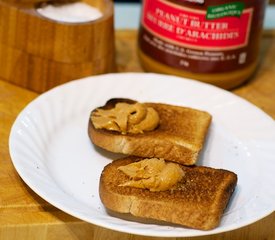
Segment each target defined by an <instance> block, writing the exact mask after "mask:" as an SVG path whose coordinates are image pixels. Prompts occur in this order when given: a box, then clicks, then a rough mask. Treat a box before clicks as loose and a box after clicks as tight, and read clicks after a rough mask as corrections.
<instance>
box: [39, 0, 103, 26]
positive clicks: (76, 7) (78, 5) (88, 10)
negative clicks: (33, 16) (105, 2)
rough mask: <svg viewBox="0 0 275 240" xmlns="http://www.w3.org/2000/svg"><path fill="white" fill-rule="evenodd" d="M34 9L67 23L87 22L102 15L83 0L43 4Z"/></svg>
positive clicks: (45, 15)
mask: <svg viewBox="0 0 275 240" xmlns="http://www.w3.org/2000/svg"><path fill="white" fill-rule="evenodd" d="M36 10H37V12H38V13H39V14H41V15H42V16H44V17H46V18H49V19H52V20H55V21H61V22H68V23H81V22H89V21H93V20H96V19H98V18H100V17H102V13H101V12H100V11H99V10H98V9H97V8H95V7H92V6H90V5H89V4H87V3H84V2H74V3H66V4H45V5H42V6H40V7H39V8H37V9H36Z"/></svg>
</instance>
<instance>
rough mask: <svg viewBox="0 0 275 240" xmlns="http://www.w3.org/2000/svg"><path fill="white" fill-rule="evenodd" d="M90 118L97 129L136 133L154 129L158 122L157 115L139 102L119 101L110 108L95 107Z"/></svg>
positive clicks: (153, 110)
mask: <svg viewBox="0 0 275 240" xmlns="http://www.w3.org/2000/svg"><path fill="white" fill-rule="evenodd" d="M91 120H92V122H93V125H94V127H95V128H97V129H107V130H112V131H117V132H121V133H122V134H126V133H133V134H137V133H143V132H144V131H151V130H154V129H155V128H156V127H157V126H158V124H159V115H158V113H157V112H156V110H155V109H153V108H151V107H146V106H145V105H143V104H141V103H134V104H129V103H124V102H121V103H117V104H116V105H115V107H114V108H112V109H101V108H98V109H96V110H95V111H94V112H93V113H92V116H91Z"/></svg>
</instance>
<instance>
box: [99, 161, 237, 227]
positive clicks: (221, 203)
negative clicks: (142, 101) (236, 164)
mask: <svg viewBox="0 0 275 240" xmlns="http://www.w3.org/2000/svg"><path fill="white" fill-rule="evenodd" d="M139 160H141V158H138V157H126V158H124V159H119V160H115V161H113V162H112V163H110V164H108V165H107V166H106V167H105V168H104V170H103V172H102V174H101V178H100V185H99V194H100V198H101V201H102V203H103V204H104V206H105V207H106V208H107V209H109V210H112V211H114V212H119V213H130V214H132V215H133V216H136V217H141V218H143V219H144V218H145V219H154V220H161V221H165V222H170V223H174V224H180V225H183V226H186V227H190V228H195V229H200V230H210V229H213V228H215V227H217V226H218V225H219V223H220V220H221V217H222V214H223V212H224V209H225V208H226V206H227V204H228V201H229V199H230V197H231V195H232V193H233V191H234V188H235V186H236V184H237V175H236V174H235V173H233V172H230V171H227V170H222V169H213V168H209V167H201V166H191V167H190V166H183V165H180V164H179V165H180V166H181V168H182V169H183V171H184V176H183V178H182V179H181V181H180V182H178V183H177V184H176V185H175V186H174V187H173V188H172V189H170V190H166V191H160V192H153V191H150V190H148V189H143V188H135V187H128V186H123V184H124V183H125V182H127V181H129V177H128V176H127V175H126V174H125V173H123V172H122V171H120V170H119V169H118V167H120V166H124V165H127V164H129V163H132V162H134V161H139ZM137 219H138V218H137Z"/></svg>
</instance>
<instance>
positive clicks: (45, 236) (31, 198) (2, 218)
mask: <svg viewBox="0 0 275 240" xmlns="http://www.w3.org/2000/svg"><path fill="white" fill-rule="evenodd" d="M116 55H117V57H116V62H117V69H118V71H119V72H126V71H128V72H129V71H131V72H133V71H134V72H142V69H141V67H140V65H139V62H138V58H137V56H136V32H135V31H118V32H117V33H116ZM233 92H234V93H236V94H237V95H239V96H241V97H243V98H245V99H247V100H249V101H250V102H252V103H254V104H255V105H257V106H258V107H260V108H261V109H263V110H264V111H265V112H266V113H268V114H269V115H270V116H272V117H273V118H274V119H275V31H270V32H265V33H264V36H263V41H262V51H261V65H260V67H259V69H258V71H257V73H256V74H255V76H254V77H253V78H252V79H251V80H250V81H249V82H248V83H247V84H245V85H243V86H242V87H239V88H237V89H235V90H233ZM36 96H37V93H34V92H32V91H29V90H25V89H23V88H20V87H17V86H15V85H12V84H10V83H8V82H6V81H3V80H0V186H1V187H0V240H2V239H4V240H6V239H15V240H17V239H20V240H25V239H28V240H29V239H42V240H53V239H66V240H67V239H68V240H71V239H73V240H76V239H81V240H83V239H84V240H86V239H89V240H108V239H114V240H153V239H155V240H156V239H163V240H164V239H166V238H153V237H142V236H135V235H131V234H126V233H119V232H115V231H111V230H107V229H104V228H101V227H98V226H94V225H92V224H89V223H86V222H83V221H81V220H79V219H76V218H74V217H72V216H70V215H68V214H66V213H63V212H62V211H60V210H58V209H56V208H55V207H53V206H51V205H50V204H48V203H47V202H46V201H44V200H43V199H41V198H40V197H38V196H37V195H36V194H35V193H34V192H33V191H32V190H31V189H30V188H29V187H28V186H26V184H25V183H24V182H23V181H22V180H21V179H20V178H19V176H18V175H17V173H16V171H15V169H14V167H13V165H12V163H11V160H10V156H9V150H8V137H9V132H10V128H11V126H12V123H13V121H14V120H15V118H16V116H17V114H18V113H19V112H20V111H21V110H22V109H23V108H24V107H25V106H26V104H27V103H29V102H30V101H32V100H33V99H34V98H35V97H36ZM274 226H275V212H273V214H271V215H269V216H267V217H265V218H264V219H262V220H260V221H258V222H256V223H254V224H251V225H249V226H246V227H243V228H241V229H238V230H235V231H231V232H227V233H222V234H217V235H213V236H204V237H195V238H185V239H190V240H191V239H193V240H210V239H211V240H218V239H223V240H229V239H230V240H232V239H242V240H246V239H247V240H248V239H253V240H260V239H261V240H262V239H265V240H275V228H274ZM172 239H174V240H176V239H177V240H178V239H181V238H172Z"/></svg>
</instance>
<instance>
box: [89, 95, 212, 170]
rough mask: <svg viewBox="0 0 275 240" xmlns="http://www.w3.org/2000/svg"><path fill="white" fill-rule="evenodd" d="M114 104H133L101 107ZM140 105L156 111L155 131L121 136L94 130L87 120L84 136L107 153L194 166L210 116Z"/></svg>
mask: <svg viewBox="0 0 275 240" xmlns="http://www.w3.org/2000/svg"><path fill="white" fill-rule="evenodd" d="M117 102H128V103H134V102H135V101H133V100H130V99H111V100H109V101H108V102H107V103H106V104H105V106H103V107H101V108H103V109H110V108H113V107H114V106H115V104H116V103H117ZM143 104H145V105H146V106H148V107H152V108H154V109H155V110H156V111H157V112H158V114H159V118H160V122H159V125H158V127H157V128H156V129H154V130H152V131H147V132H144V133H140V134H129V133H127V134H121V133H118V132H114V131H110V130H105V129H96V128H95V127H94V125H93V123H92V121H91V118H90V119H89V126H88V133H89V137H90V139H91V141H92V142H93V143H94V144H95V145H97V146H99V147H101V148H103V149H106V150H108V151H111V152H116V153H123V154H127V155H134V156H140V157H158V158H164V159H166V160H170V161H175V162H179V163H181V164H185V165H193V164H195V163H196V161H197V159H198V156H199V152H200V151H201V149H202V147H203V144H204V141H205V138H206V135H207V132H208V128H209V125H210V123H211V115H210V114H209V113H207V112H205V111H200V110H196V109H192V108H188V107H180V106H173V105H168V104H162V103H143ZM93 111H95V110H93ZM93 111H92V113H93ZM92 113H91V114H92Z"/></svg>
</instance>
